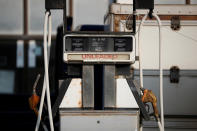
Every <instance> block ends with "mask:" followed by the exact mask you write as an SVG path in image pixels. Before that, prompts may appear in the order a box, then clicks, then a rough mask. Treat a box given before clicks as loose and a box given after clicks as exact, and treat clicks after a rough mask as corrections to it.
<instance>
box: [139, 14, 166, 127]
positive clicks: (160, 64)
mask: <svg viewBox="0 0 197 131" xmlns="http://www.w3.org/2000/svg"><path fill="white" fill-rule="evenodd" d="M153 16H154V17H155V18H156V20H157V23H158V26H159V70H160V108H161V122H160V119H159V118H157V123H158V126H159V129H160V131H164V113H163V112H164V111H163V69H162V50H161V49H162V47H161V46H162V43H161V42H162V39H161V38H162V37H161V20H160V19H159V17H158V16H157V15H156V14H154V13H153ZM147 17H148V14H146V15H145V16H144V17H143V18H142V21H141V23H140V25H139V29H138V55H139V69H140V86H141V88H143V87H144V85H143V68H142V55H141V40H140V31H141V28H142V26H143V23H144V21H145V20H146V19H147ZM140 130H142V128H140Z"/></svg>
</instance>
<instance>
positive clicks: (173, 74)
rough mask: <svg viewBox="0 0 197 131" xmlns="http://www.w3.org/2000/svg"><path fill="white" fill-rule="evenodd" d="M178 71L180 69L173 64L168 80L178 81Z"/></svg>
mask: <svg viewBox="0 0 197 131" xmlns="http://www.w3.org/2000/svg"><path fill="white" fill-rule="evenodd" d="M179 72H180V69H179V67H177V66H173V67H171V68H170V82H171V83H179V77H180V75H179Z"/></svg>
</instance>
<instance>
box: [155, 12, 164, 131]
mask: <svg viewBox="0 0 197 131" xmlns="http://www.w3.org/2000/svg"><path fill="white" fill-rule="evenodd" d="M153 16H154V17H155V18H156V20H157V23H158V26H159V72H160V106H161V125H162V129H163V131H164V110H163V69H162V43H161V42H162V37H161V20H160V18H159V17H158V16H157V15H156V14H155V13H153Z"/></svg>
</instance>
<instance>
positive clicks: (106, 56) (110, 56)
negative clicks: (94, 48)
mask: <svg viewBox="0 0 197 131" xmlns="http://www.w3.org/2000/svg"><path fill="white" fill-rule="evenodd" d="M81 57H82V59H83V60H87V59H90V60H91V59H117V58H118V55H116V54H114V55H113V54H82V55H81Z"/></svg>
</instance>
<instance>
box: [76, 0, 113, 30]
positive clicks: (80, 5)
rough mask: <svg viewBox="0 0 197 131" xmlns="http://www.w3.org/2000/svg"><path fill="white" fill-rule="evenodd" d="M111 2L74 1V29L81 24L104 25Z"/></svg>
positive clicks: (100, 0)
mask: <svg viewBox="0 0 197 131" xmlns="http://www.w3.org/2000/svg"><path fill="white" fill-rule="evenodd" d="M109 2H110V1H109V0H74V2H73V3H74V7H73V9H74V11H73V12H74V18H73V27H74V28H73V29H75V28H76V27H77V26H79V25H81V24H103V23H104V16H105V14H106V12H107V11H108V5H109Z"/></svg>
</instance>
